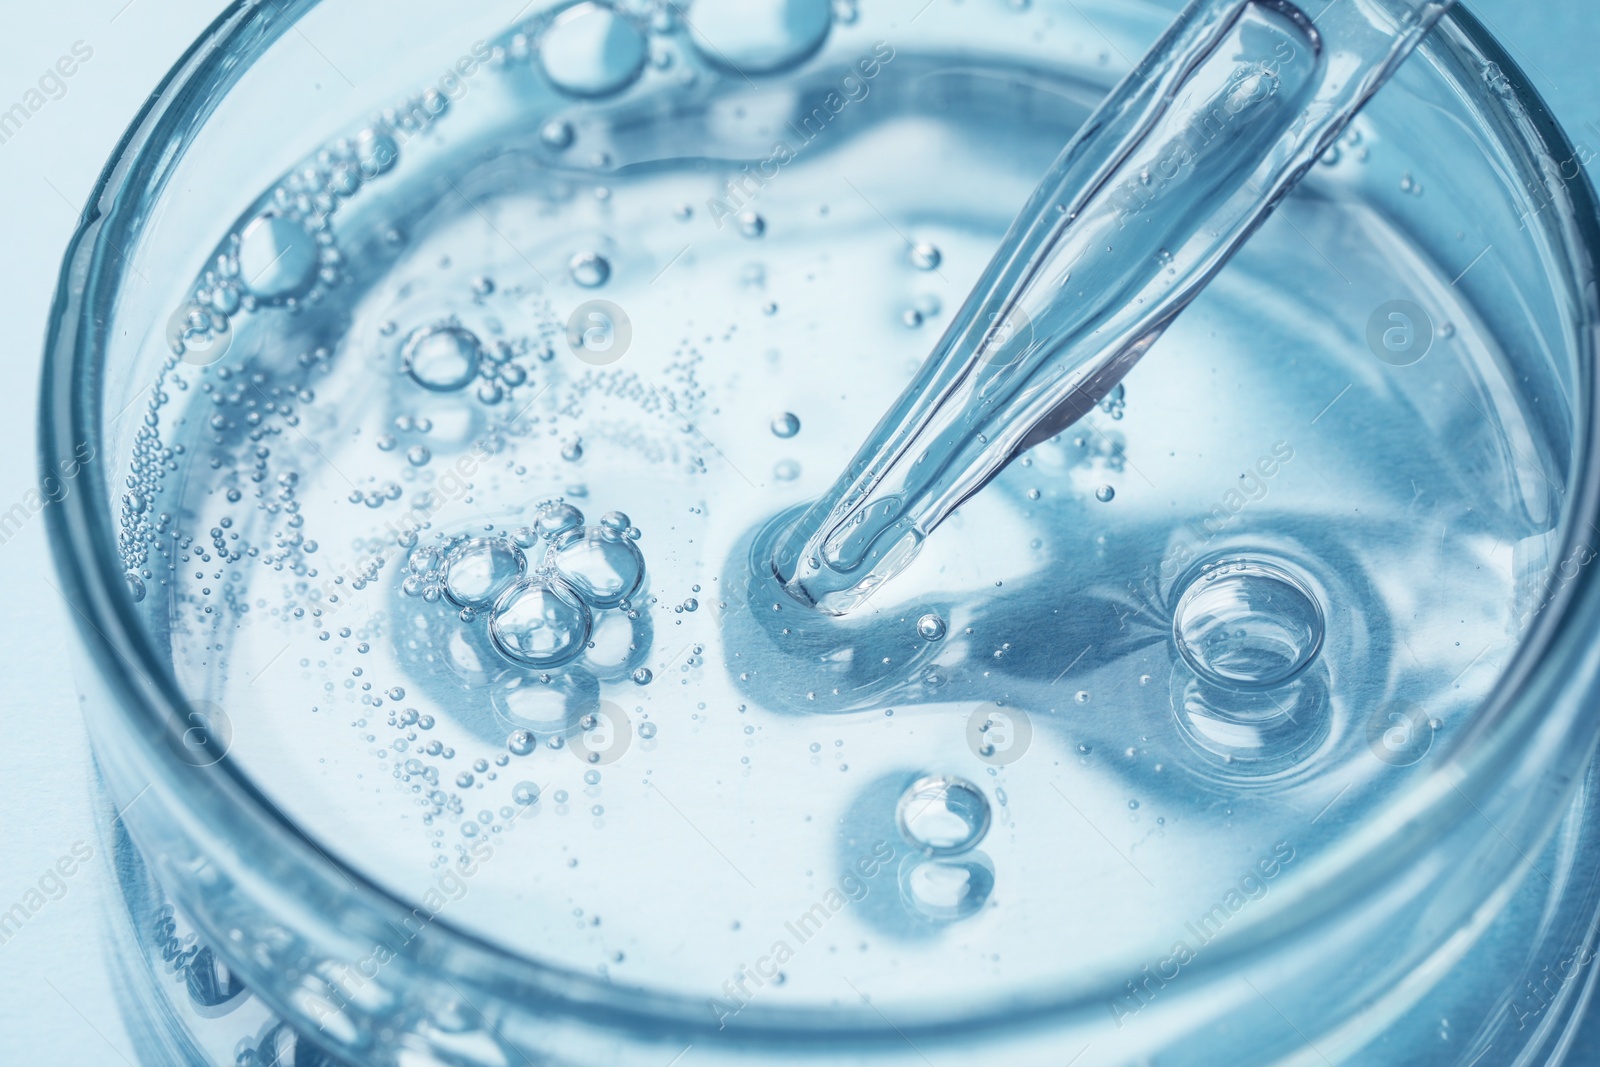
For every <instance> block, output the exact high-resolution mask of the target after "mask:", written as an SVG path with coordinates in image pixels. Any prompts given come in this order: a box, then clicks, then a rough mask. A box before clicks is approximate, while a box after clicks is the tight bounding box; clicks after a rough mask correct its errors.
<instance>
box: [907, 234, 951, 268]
mask: <svg viewBox="0 0 1600 1067" xmlns="http://www.w3.org/2000/svg"><path fill="white" fill-rule="evenodd" d="M906 258H907V259H909V260H910V261H911V265H912V266H913V267H915V268H917V269H918V270H938V269H939V264H941V263H943V262H944V253H942V252H940V251H939V249H938V247H937V246H935V245H931V244H928V243H927V242H926V241H924V242H921V243H919V244H914V245H912V246H911V248H910V249H909V250H908V251H907V252H906Z"/></svg>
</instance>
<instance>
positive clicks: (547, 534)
mask: <svg viewBox="0 0 1600 1067" xmlns="http://www.w3.org/2000/svg"><path fill="white" fill-rule="evenodd" d="M582 525H583V512H581V511H579V510H578V509H577V508H575V507H573V506H572V505H571V504H549V505H547V506H546V507H545V508H544V509H543V510H542V511H540V512H539V517H538V518H537V519H535V520H534V521H533V527H534V529H536V530H538V531H539V536H541V537H543V538H544V539H545V540H546V541H556V542H559V541H561V540H563V535H564V534H567V533H569V532H571V531H573V530H576V529H578V528H579V527H581V526H582Z"/></svg>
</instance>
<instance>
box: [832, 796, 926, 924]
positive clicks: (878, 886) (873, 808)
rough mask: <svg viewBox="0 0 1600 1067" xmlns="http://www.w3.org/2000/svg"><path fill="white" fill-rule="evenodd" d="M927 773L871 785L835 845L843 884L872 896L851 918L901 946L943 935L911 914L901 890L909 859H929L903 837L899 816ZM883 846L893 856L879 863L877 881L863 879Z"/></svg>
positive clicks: (853, 910)
mask: <svg viewBox="0 0 1600 1067" xmlns="http://www.w3.org/2000/svg"><path fill="white" fill-rule="evenodd" d="M926 773H927V772H925V771H919V770H907V771H903V772H898V773H895V774H886V775H883V776H881V777H878V778H875V779H873V780H872V781H871V782H868V783H867V784H866V785H865V786H864V787H863V788H862V789H861V790H860V792H858V793H857V794H856V798H855V800H854V801H852V802H851V804H850V807H849V808H848V809H847V810H846V811H845V813H844V816H843V817H842V818H841V819H840V821H839V831H838V836H837V838H836V841H835V845H834V856H835V858H836V860H837V864H838V870H839V876H840V878H841V879H843V878H844V877H845V876H846V875H855V876H856V877H857V878H859V879H860V881H861V882H862V883H863V884H864V885H865V886H866V887H867V891H866V894H865V895H864V896H862V897H861V898H860V899H859V900H856V901H855V902H854V903H852V904H851V905H850V910H851V914H852V915H854V916H855V917H856V919H857V920H858V921H859V922H861V923H862V924H863V925H865V926H868V927H871V928H872V929H873V930H876V931H877V932H878V933H880V934H883V935H884V936H887V937H892V938H895V939H896V940H899V941H925V940H929V939H931V938H933V937H935V936H936V935H937V934H938V930H937V928H936V927H934V926H932V925H930V924H929V923H927V922H926V921H924V920H922V919H920V918H919V917H918V916H916V915H915V914H913V913H912V912H910V911H908V910H907V909H906V906H905V903H904V902H903V900H902V899H901V893H900V888H899V874H898V872H899V869H900V865H901V864H902V863H903V862H904V861H905V860H906V859H921V858H923V857H922V856H921V855H920V853H917V852H915V851H914V850H913V849H912V847H911V845H910V843H909V842H907V841H906V839H905V838H904V837H902V836H901V834H900V827H899V825H898V824H897V822H896V820H895V811H896V809H897V808H898V806H899V803H900V798H901V796H903V795H904V794H905V791H906V790H907V789H909V788H910V787H911V786H912V785H913V784H914V783H915V782H916V781H917V780H918V779H920V778H922V777H924V776H925V774H926ZM880 844H886V845H887V846H888V848H890V849H893V855H892V856H891V857H889V858H888V859H887V860H881V861H879V862H877V863H876V873H875V874H874V875H873V876H872V877H871V878H861V877H860V866H859V865H860V864H861V863H862V862H863V861H867V862H871V861H874V860H877V858H878V856H880V855H882V852H883V850H882V849H879V845H880ZM875 850H877V851H876V852H875Z"/></svg>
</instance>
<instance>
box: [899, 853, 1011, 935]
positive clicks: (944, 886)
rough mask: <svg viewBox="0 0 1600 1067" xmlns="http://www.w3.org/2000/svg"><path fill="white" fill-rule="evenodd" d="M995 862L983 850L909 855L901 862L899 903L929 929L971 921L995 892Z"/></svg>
mask: <svg viewBox="0 0 1600 1067" xmlns="http://www.w3.org/2000/svg"><path fill="white" fill-rule="evenodd" d="M994 878H995V875H994V861H993V860H991V859H990V858H989V854H988V853H987V852H984V851H983V850H982V849H978V850H975V851H972V852H966V853H962V854H961V855H959V856H937V857H935V856H919V855H910V856H907V857H905V858H904V859H903V860H901V861H900V868H899V872H898V875H897V877H896V883H897V884H898V886H899V890H900V903H901V905H902V906H903V907H904V908H905V912H906V914H907V915H909V916H911V917H912V919H913V921H916V922H920V923H922V924H924V925H925V926H926V927H928V928H930V929H937V928H942V927H944V926H947V925H949V924H950V923H956V922H960V921H961V920H962V919H970V918H972V916H974V915H976V914H978V912H980V911H982V910H983V907H984V905H985V904H987V903H989V897H990V895H991V894H992V893H993V892H994Z"/></svg>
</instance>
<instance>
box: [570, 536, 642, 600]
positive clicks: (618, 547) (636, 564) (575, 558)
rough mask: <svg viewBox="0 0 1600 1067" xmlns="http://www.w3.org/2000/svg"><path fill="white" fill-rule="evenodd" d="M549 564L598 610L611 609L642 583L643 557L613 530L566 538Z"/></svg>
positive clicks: (631, 543) (630, 542) (630, 594)
mask: <svg viewBox="0 0 1600 1067" xmlns="http://www.w3.org/2000/svg"><path fill="white" fill-rule="evenodd" d="M551 565H552V566H554V567H555V569H556V571H557V573H559V574H560V575H561V577H563V578H565V579H566V580H567V583H568V584H569V585H571V586H572V588H573V589H575V590H576V591H577V593H578V595H579V596H581V597H583V599H584V600H586V601H588V602H589V604H590V605H592V606H594V607H597V608H614V607H616V606H617V605H618V604H620V603H622V602H623V601H624V600H626V599H627V598H628V597H630V596H632V595H633V594H634V593H635V592H637V591H638V589H639V585H640V583H641V582H643V581H644V556H643V555H642V554H640V552H639V549H638V548H637V547H635V546H634V543H633V542H632V541H630V540H628V539H627V538H626V537H619V536H618V535H617V533H616V532H615V531H613V530H608V529H607V528H605V527H603V526H592V527H590V528H589V529H587V530H585V531H584V532H583V534H582V536H579V537H571V538H568V539H567V541H566V542H565V543H564V544H563V545H562V546H561V547H560V548H558V549H557V550H556V551H555V553H554V554H553V555H552V556H551Z"/></svg>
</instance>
